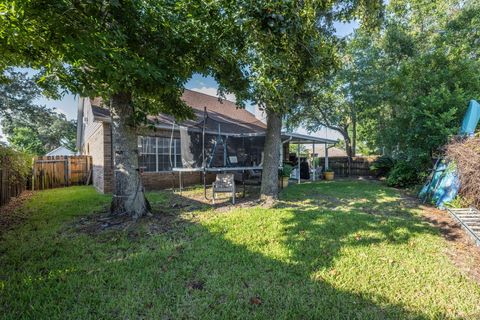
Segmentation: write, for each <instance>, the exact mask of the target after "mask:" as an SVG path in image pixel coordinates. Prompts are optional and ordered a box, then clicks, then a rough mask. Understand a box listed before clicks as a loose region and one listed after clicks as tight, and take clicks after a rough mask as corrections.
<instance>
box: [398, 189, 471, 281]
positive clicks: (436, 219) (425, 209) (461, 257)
mask: <svg viewBox="0 0 480 320" xmlns="http://www.w3.org/2000/svg"><path fill="white" fill-rule="evenodd" d="M402 202H403V203H405V204H406V205H407V206H409V207H417V208H419V209H421V210H422V218H423V220H424V221H426V222H428V223H429V224H430V225H432V226H434V227H435V228H437V229H439V230H440V233H441V234H442V236H443V237H444V238H445V239H446V240H447V241H448V243H449V246H448V247H447V248H445V252H446V254H447V255H448V256H449V257H450V259H451V260H452V261H453V263H454V264H455V265H456V266H457V267H458V268H459V269H460V270H461V271H462V272H464V273H465V274H468V275H469V276H470V277H472V278H473V279H474V280H475V281H476V282H477V283H478V284H480V247H478V246H476V245H475V244H474V243H473V241H472V239H471V238H470V237H469V236H468V235H467V233H466V232H465V231H464V230H463V229H462V227H461V226H460V225H459V224H458V223H457V222H456V221H455V220H453V218H452V217H451V216H450V215H449V213H448V212H447V211H445V210H440V209H437V208H435V207H432V206H428V205H424V204H421V203H420V201H419V200H418V199H417V198H415V197H412V196H410V195H404V196H403V197H402Z"/></svg>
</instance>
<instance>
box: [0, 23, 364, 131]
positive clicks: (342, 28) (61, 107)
mask: <svg viewBox="0 0 480 320" xmlns="http://www.w3.org/2000/svg"><path fill="white" fill-rule="evenodd" d="M357 27H358V23H357V22H355V21H353V22H350V23H335V28H336V33H337V35H338V36H340V37H344V36H347V35H349V34H350V33H352V32H353V30H354V29H355V28H357ZM23 70H25V71H27V72H29V73H30V72H32V70H28V69H23ZM186 88H187V89H194V90H196V91H200V92H203V93H207V94H210V95H216V91H217V88H218V84H217V82H216V81H215V80H214V79H213V78H212V77H202V76H201V75H198V74H196V75H194V76H193V77H192V79H190V81H188V83H187V84H186ZM77 102H78V96H75V95H73V94H68V93H67V94H65V95H64V96H63V98H62V99H61V100H51V99H47V98H45V97H42V98H40V99H38V100H37V101H36V103H38V104H40V105H46V106H47V107H49V108H55V109H56V110H57V111H58V112H61V113H63V114H65V115H66V116H67V118H68V119H76V117H77ZM248 109H250V108H248ZM1 134H2V132H1V128H0V136H1Z"/></svg>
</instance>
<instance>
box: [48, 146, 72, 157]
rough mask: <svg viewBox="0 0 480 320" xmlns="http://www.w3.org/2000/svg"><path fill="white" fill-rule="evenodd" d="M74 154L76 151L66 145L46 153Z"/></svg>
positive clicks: (52, 154)
mask: <svg viewBox="0 0 480 320" xmlns="http://www.w3.org/2000/svg"><path fill="white" fill-rule="evenodd" d="M72 155H75V152H73V151H72V150H70V149H68V148H65V147H64V146H60V147H58V148H56V149H54V150H52V151H50V152H49V153H47V154H46V156H72Z"/></svg>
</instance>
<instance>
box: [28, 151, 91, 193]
mask: <svg viewBox="0 0 480 320" xmlns="http://www.w3.org/2000/svg"><path fill="white" fill-rule="evenodd" d="M91 175H92V157H91V156H44V157H37V158H35V159H34V160H33V178H32V180H33V181H32V189H33V190H44V189H52V188H59V187H68V186H71V185H82V184H89V183H90V180H91Z"/></svg>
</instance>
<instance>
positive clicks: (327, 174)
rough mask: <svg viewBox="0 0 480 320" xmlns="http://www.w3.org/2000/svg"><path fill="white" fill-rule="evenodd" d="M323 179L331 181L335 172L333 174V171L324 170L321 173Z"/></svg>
mask: <svg viewBox="0 0 480 320" xmlns="http://www.w3.org/2000/svg"><path fill="white" fill-rule="evenodd" d="M323 177H324V178H325V180H327V181H331V180H333V178H334V177H335V172H333V169H330V168H328V169H325V172H324V173H323Z"/></svg>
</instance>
